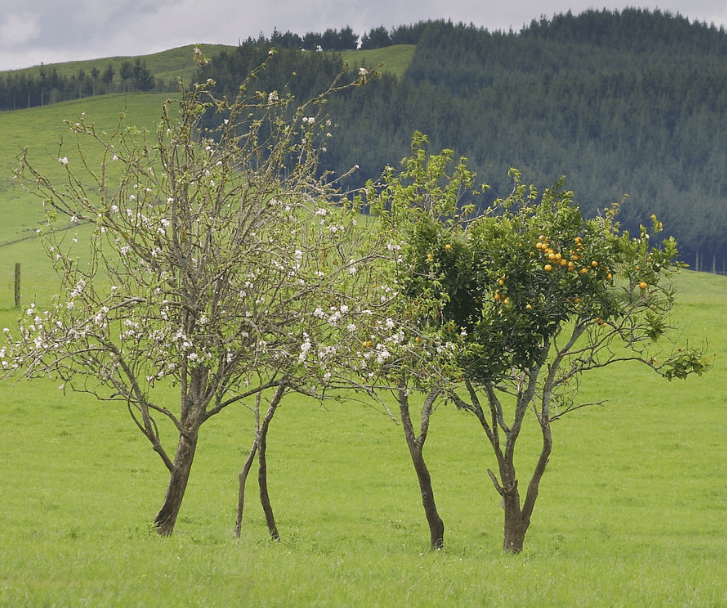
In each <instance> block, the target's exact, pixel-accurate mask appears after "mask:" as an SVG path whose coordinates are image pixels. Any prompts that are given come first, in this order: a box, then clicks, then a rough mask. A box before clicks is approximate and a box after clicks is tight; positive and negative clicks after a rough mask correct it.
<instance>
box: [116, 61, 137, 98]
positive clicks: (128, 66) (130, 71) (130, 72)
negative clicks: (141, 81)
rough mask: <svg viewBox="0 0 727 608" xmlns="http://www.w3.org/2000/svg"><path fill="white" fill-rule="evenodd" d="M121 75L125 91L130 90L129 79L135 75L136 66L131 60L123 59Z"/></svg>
mask: <svg viewBox="0 0 727 608" xmlns="http://www.w3.org/2000/svg"><path fill="white" fill-rule="evenodd" d="M119 76H120V77H121V80H122V82H123V83H124V91H125V92H127V93H128V92H129V80H131V79H132V78H133V77H134V66H133V65H132V63H131V61H122V62H121V69H120V70H119Z"/></svg>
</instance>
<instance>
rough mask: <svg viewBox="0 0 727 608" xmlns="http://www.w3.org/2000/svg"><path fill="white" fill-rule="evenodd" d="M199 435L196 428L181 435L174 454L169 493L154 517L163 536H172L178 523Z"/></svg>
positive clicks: (168, 487)
mask: <svg viewBox="0 0 727 608" xmlns="http://www.w3.org/2000/svg"><path fill="white" fill-rule="evenodd" d="M197 437H198V435H197V431H196V430H195V431H193V432H191V433H185V434H182V435H180V436H179V443H178V445H177V453H176V454H175V456H174V467H173V468H172V470H171V472H170V475H169V485H168V486H167V493H166V495H165V496H164V502H163V503H162V507H161V509H159V513H157V516H156V517H155V518H154V524H155V525H156V526H157V531H158V532H159V534H160V535H161V536H170V535H171V534H172V532H173V531H174V525H175V524H176V523H177V516H178V515H179V509H180V507H181V506H182V499H183V498H184V492H185V490H186V489H187V482H188V481H189V473H190V471H191V469H192V462H193V461H194V454H195V452H196V450H197Z"/></svg>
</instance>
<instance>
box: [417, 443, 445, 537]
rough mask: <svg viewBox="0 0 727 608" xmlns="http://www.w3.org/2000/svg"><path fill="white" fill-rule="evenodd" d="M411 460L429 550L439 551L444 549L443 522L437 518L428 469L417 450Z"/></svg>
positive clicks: (419, 451)
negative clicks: (418, 490) (426, 525)
mask: <svg viewBox="0 0 727 608" xmlns="http://www.w3.org/2000/svg"><path fill="white" fill-rule="evenodd" d="M410 453H411V459H412V462H413V463H414V470H415V471H416V474H417V478H418V479H419V489H420V490H421V493H422V505H423V506H424V515H425V516H426V518H427V523H428V524H429V536H430V541H431V545H430V546H431V549H433V550H434V549H441V548H442V547H444V522H443V521H442V518H441V517H440V516H439V512H438V511H437V505H436V503H435V502H434V490H433V489H432V478H431V476H430V475H429V469H427V465H426V463H425V462H424V458H423V457H422V453H421V450H417V453H416V454H415V452H414V451H411V446H410Z"/></svg>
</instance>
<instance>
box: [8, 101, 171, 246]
mask: <svg viewBox="0 0 727 608" xmlns="http://www.w3.org/2000/svg"><path fill="white" fill-rule="evenodd" d="M169 96H170V95H169V94H168V93H152V94H141V93H137V94H127V95H104V96H98V97H91V98H87V99H82V100H78V101H72V102H64V103H59V104H55V105H52V106H44V107H42V108H31V109H29V110H17V111H15V112H0V129H2V133H3V137H2V138H0V246H2V245H3V244H7V243H8V242H12V241H15V240H17V239H21V238H27V237H28V236H31V235H32V234H33V231H34V230H35V229H36V228H37V227H38V224H39V222H41V220H42V218H43V208H42V206H41V205H40V202H39V201H38V200H37V199H35V198H33V197H31V196H29V195H28V194H26V193H25V192H24V191H23V190H22V188H21V187H20V186H19V185H18V184H17V183H16V182H15V180H14V179H13V169H14V168H15V167H17V165H18V162H17V156H18V155H19V154H20V153H21V152H22V150H23V149H24V148H27V149H28V158H29V159H30V160H31V162H32V163H33V164H34V165H35V166H36V167H37V168H38V169H39V170H40V171H41V172H43V173H44V174H46V175H48V176H49V177H50V178H52V179H55V180H61V179H63V176H64V174H65V171H64V168H63V165H61V164H60V163H59V162H58V158H59V156H64V157H68V159H69V161H70V162H71V163H76V162H79V161H80V158H79V156H78V152H77V149H76V138H75V136H74V135H73V134H72V133H71V132H70V131H69V128H68V126H67V125H66V124H65V123H64V121H65V120H69V121H72V122H73V121H75V120H76V119H77V118H78V117H79V116H80V114H81V113H82V112H85V113H86V116H87V120H89V121H90V122H94V123H95V124H96V127H97V129H98V130H99V131H107V132H109V133H110V132H111V131H112V130H113V129H114V128H115V127H116V126H117V124H118V121H119V117H120V115H121V113H122V112H124V111H126V114H127V119H126V124H127V125H135V126H137V127H139V128H143V127H146V128H147V129H150V130H152V131H153V130H154V128H155V125H156V124H157V122H158V120H159V118H160V116H161V110H162V104H163V103H164V100H165V99H167V98H168V97H169ZM61 141H63V148H62V152H59V143H60V142H61ZM87 143H90V142H87ZM85 149H86V153H87V154H88V158H89V161H90V162H91V163H92V164H93V163H94V162H96V164H98V159H99V158H100V157H99V153H100V150H99V149H95V148H94V147H93V146H87V147H86V148H85Z"/></svg>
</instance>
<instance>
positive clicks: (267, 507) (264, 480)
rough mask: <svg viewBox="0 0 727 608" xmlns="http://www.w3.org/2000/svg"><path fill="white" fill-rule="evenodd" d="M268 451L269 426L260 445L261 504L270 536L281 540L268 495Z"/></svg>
mask: <svg viewBox="0 0 727 608" xmlns="http://www.w3.org/2000/svg"><path fill="white" fill-rule="evenodd" d="M266 451H267V428H265V433H261V434H260V441H259V445H258V456H257V459H258V476H257V480H258V484H259V485H260V504H261V505H262V507H263V512H264V513H265V521H266V523H267V524H268V530H270V536H271V537H272V539H273V540H280V534H279V533H278V527H277V526H276V525H275V515H274V514H273V507H272V506H271V504H270V496H269V495H268V465H267V457H266V454H265V452H266Z"/></svg>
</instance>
